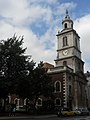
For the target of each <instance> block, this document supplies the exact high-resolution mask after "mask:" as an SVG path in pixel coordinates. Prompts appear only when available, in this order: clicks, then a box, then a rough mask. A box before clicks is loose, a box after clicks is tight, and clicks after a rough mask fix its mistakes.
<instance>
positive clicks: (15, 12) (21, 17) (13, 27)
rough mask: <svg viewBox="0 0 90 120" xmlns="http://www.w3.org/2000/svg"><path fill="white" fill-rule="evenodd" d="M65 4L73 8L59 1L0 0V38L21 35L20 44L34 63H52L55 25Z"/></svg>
mask: <svg viewBox="0 0 90 120" xmlns="http://www.w3.org/2000/svg"><path fill="white" fill-rule="evenodd" d="M66 6H67V7H70V8H71V9H74V7H75V6H74V3H73V2H71V3H60V1H59V0H46V1H44V0H19V1H18V0H7V1H6V0H0V39H7V38H9V37H12V36H13V35H14V34H15V33H16V35H18V36H20V35H21V36H22V35H24V47H27V54H29V55H32V58H33V59H34V61H35V62H39V61H47V62H50V63H53V62H54V59H55V58H56V49H57V48H56V44H57V41H56V31H57V28H58V27H57V26H58V24H60V23H59V20H60V19H62V18H61V15H62V14H63V13H64V10H65V8H66ZM33 27H34V29H32V28H33ZM43 29H45V30H44V32H42V34H40V33H39V32H41V31H42V30H43Z"/></svg>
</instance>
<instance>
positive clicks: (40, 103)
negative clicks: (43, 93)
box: [36, 98, 42, 106]
mask: <svg viewBox="0 0 90 120" xmlns="http://www.w3.org/2000/svg"><path fill="white" fill-rule="evenodd" d="M36 105H37V106H42V99H41V98H38V100H37V103H36Z"/></svg>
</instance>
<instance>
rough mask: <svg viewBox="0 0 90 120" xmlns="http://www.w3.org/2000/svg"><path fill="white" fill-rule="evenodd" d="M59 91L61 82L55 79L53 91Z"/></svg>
mask: <svg viewBox="0 0 90 120" xmlns="http://www.w3.org/2000/svg"><path fill="white" fill-rule="evenodd" d="M60 91H61V82H60V81H56V82H55V92H60Z"/></svg>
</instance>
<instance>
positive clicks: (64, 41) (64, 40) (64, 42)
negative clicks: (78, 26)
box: [63, 36, 68, 46]
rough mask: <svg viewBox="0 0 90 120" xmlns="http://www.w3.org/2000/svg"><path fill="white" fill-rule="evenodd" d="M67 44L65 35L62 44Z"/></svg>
mask: <svg viewBox="0 0 90 120" xmlns="http://www.w3.org/2000/svg"><path fill="white" fill-rule="evenodd" d="M67 45H68V43H67V37H66V36H65V37H63V46H67Z"/></svg>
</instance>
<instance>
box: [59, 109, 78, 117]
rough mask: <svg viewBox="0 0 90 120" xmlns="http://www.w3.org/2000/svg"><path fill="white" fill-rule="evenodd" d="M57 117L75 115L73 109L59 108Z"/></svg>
mask: <svg viewBox="0 0 90 120" xmlns="http://www.w3.org/2000/svg"><path fill="white" fill-rule="evenodd" d="M57 115H58V117H60V116H74V115H76V114H75V112H74V111H70V110H61V111H58V113H57Z"/></svg>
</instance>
